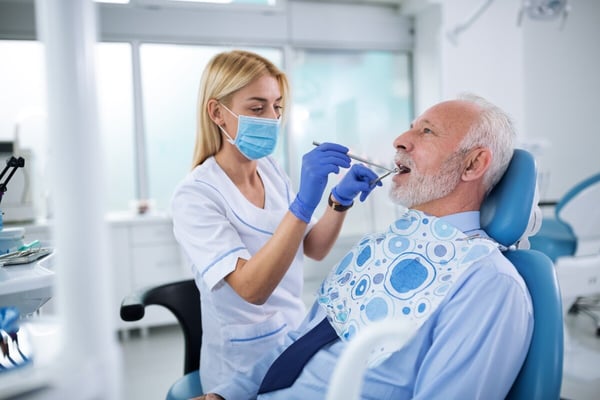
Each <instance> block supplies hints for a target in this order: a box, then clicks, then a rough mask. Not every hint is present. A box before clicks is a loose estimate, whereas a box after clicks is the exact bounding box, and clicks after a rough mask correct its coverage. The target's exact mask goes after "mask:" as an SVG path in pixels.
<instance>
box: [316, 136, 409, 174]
mask: <svg viewBox="0 0 600 400" xmlns="http://www.w3.org/2000/svg"><path fill="white" fill-rule="evenodd" d="M312 144H313V145H315V146H319V145H320V144H321V143H319V142H316V141H314V140H313V142H312ZM346 155H347V156H348V157H350V158H352V159H353V160H356V161H360V162H363V163H365V164H369V165H372V166H373V167H377V168H381V169H384V170H386V171H388V172H389V173H392V172H398V171H399V169H398V167H396V168H394V169H389V168H388V167H384V166H383V165H379V164H375V163H374V162H371V161H369V160H367V159H365V158H362V157H359V156H355V155H354V154H352V153H347V154H346ZM386 176H387V175H386ZM384 177H385V176H384Z"/></svg>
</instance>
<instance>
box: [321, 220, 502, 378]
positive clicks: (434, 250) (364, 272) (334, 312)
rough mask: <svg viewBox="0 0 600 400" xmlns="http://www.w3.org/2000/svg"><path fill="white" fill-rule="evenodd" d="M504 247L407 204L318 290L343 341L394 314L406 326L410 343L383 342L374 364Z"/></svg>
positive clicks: (375, 352) (364, 240) (353, 251)
mask: <svg viewBox="0 0 600 400" xmlns="http://www.w3.org/2000/svg"><path fill="white" fill-rule="evenodd" d="M497 248H498V244H497V243H495V242H494V241H493V240H490V239H489V238H472V237H468V236H467V235H465V234H464V233H463V232H461V231H460V230H458V229H457V228H455V227H454V226H452V225H450V224H448V223H447V222H445V221H443V220H442V219H440V218H437V217H434V216H430V215H426V214H424V213H422V212H420V211H416V210H407V211H406V213H405V214H403V215H402V216H401V218H400V219H398V220H397V221H395V222H394V223H393V224H392V225H390V227H389V229H388V230H387V232H385V233H383V234H381V233H379V234H369V235H366V236H364V237H363V238H362V239H361V240H360V242H359V243H358V244H357V245H355V246H354V247H353V248H352V249H351V250H350V251H349V252H348V253H347V254H346V256H344V258H343V259H342V260H341V261H340V262H339V263H338V264H337V265H336V266H335V267H334V268H333V269H332V271H331V273H330V274H329V276H328V277H327V278H326V279H325V280H324V281H323V283H322V284H321V288H320V289H319V291H318V293H317V296H318V302H319V304H320V305H321V306H322V307H324V308H325V310H326V312H327V315H328V319H329V322H330V323H331V325H332V326H333V328H334V329H335V331H336V332H337V334H338V336H339V337H340V338H341V339H342V340H343V341H350V340H352V338H353V337H355V336H356V335H357V334H358V332H360V331H361V330H362V329H364V328H365V327H367V326H369V325H371V324H374V323H376V322H378V321H383V320H386V319H392V320H394V321H397V323H398V324H403V325H404V327H406V330H407V332H408V335H407V336H406V339H405V340H404V343H398V341H396V342H395V343H392V342H390V343H381V346H377V348H376V349H375V350H373V352H372V353H371V355H370V357H369V361H368V365H369V366H370V367H373V366H375V365H378V364H379V363H381V362H383V361H384V360H385V359H387V358H388V357H389V356H390V355H391V354H392V353H393V352H394V351H397V350H399V349H400V348H402V347H403V346H404V344H405V343H406V342H408V340H410V338H412V336H413V335H414V334H415V333H416V332H417V330H418V329H419V327H420V326H421V325H423V323H425V321H427V319H428V318H429V316H431V315H432V314H433V312H434V311H435V310H436V308H437V307H438V306H439V305H440V304H441V302H442V301H443V300H444V297H445V296H446V293H448V292H449V289H450V287H451V286H452V285H453V284H454V283H455V282H456V281H457V280H458V279H459V277H460V276H461V275H462V273H463V272H465V271H466V270H467V269H468V268H469V267H470V266H471V265H473V264H474V263H475V262H477V261H479V260H481V259H483V258H484V257H486V256H488V255H489V254H491V253H492V252H493V251H494V250H495V249H497Z"/></svg>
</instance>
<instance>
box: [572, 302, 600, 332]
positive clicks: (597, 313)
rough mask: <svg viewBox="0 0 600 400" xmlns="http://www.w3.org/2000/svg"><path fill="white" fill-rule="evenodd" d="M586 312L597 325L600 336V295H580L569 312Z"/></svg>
mask: <svg viewBox="0 0 600 400" xmlns="http://www.w3.org/2000/svg"><path fill="white" fill-rule="evenodd" d="M579 313H582V314H585V315H587V316H588V317H590V318H591V319H592V320H593V321H594V324H595V325H596V336H598V337H600V296H589V297H579V298H577V300H576V301H575V303H574V304H573V305H572V306H571V308H570V309H569V314H579Z"/></svg>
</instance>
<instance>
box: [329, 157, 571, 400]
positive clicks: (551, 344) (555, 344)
mask: <svg viewBox="0 0 600 400" xmlns="http://www.w3.org/2000/svg"><path fill="white" fill-rule="evenodd" d="M536 176H537V173H536V165H535V160H534V158H533V156H532V155H531V154H530V153H528V152H527V151H525V150H521V149H516V150H515V153H514V155H513V158H512V160H511V162H510V165H509V167H508V170H507V171H506V173H505V174H504V176H503V177H502V179H501V180H500V182H499V183H498V184H497V185H496V186H495V187H494V189H493V190H492V192H491V193H490V195H489V196H488V197H487V198H486V200H485V201H484V204H483V205H482V207H481V217H480V218H481V226H482V228H483V229H485V231H486V232H487V233H488V234H489V235H490V236H491V237H492V238H494V239H495V240H496V241H497V242H499V243H500V244H502V245H503V246H505V247H507V248H509V250H508V251H506V252H505V253H504V254H505V256H506V257H507V258H508V259H509V260H511V262H512V263H513V264H514V265H515V267H516V268H517V270H518V271H519V273H520V274H521V276H522V277H523V280H524V281H525V283H526V285H527V288H528V290H529V293H530V295H531V299H532V303H533V312H534V320H535V322H534V328H533V335H532V339H531V344H530V347H529V351H528V353H527V356H526V358H525V361H524V363H523V366H522V367H521V370H520V371H519V374H518V376H517V378H516V379H515V382H514V384H513V386H512V388H511V389H510V392H509V394H508V396H507V397H506V398H507V399H510V400H516V399H518V400H558V399H559V398H560V387H561V383H562V369H563V320H562V305H561V297H560V292H559V287H558V282H557V279H556V273H555V270H554V265H553V264H552V261H551V260H550V259H549V258H548V257H547V256H546V255H545V254H543V253H541V252H539V251H536V250H523V249H516V250H515V249H514V248H515V245H516V244H517V243H518V242H519V241H520V240H522V239H523V238H524V236H527V234H529V233H531V234H532V233H535V229H534V230H532V232H528V229H530V228H531V227H532V226H538V227H539V223H537V224H536V223H533V224H532V216H533V215H535V213H534V212H533V210H535V208H536V207H537V201H536ZM534 222H535V221H534ZM392 324H393V322H392V323H390V325H392ZM380 328H381V327H379V326H378V327H374V328H373V329H367V330H364V331H361V334H359V335H357V337H356V338H355V339H354V340H353V341H351V342H350V343H349V345H348V347H347V348H346V350H345V352H344V353H343V354H342V358H340V360H339V361H338V365H337V367H336V369H335V370H334V374H333V377H332V380H331V382H330V387H329V391H328V397H327V399H328V400H334V399H335V400H338V399H340V400H341V399H343V400H350V399H358V398H359V396H360V390H361V389H360V385H361V384H362V375H363V374H364V371H365V368H366V359H365V360H364V364H361V363H357V362H352V363H346V362H345V360H356V357H355V355H356V354H360V353H364V350H365V347H366V346H373V347H375V346H377V344H378V343H380V342H381V340H382V329H380ZM403 333H404V332H403V331H402V329H401V328H400V327H396V329H395V330H394V327H393V326H390V330H389V333H385V334H386V335H388V338H389V337H395V336H393V335H396V336H397V335H401V334H403ZM361 335H363V336H361ZM365 343H367V344H366V345H365ZM359 346H363V347H359ZM373 347H371V348H373ZM367 354H368V352H367ZM361 366H362V368H361Z"/></svg>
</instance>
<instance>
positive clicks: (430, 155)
mask: <svg viewBox="0 0 600 400" xmlns="http://www.w3.org/2000/svg"><path fill="white" fill-rule="evenodd" d="M514 136H515V134H514V130H513V126H512V123H511V121H510V119H509V118H508V116H507V115H506V114H505V113H504V112H503V111H502V110H500V109H499V108H498V107H496V106H494V105H493V104H491V103H489V102H487V101H486V100H484V99H482V98H480V97H476V96H473V95H464V96H461V97H460V98H458V99H456V100H451V101H446V102H442V103H439V104H437V105H435V106H433V107H431V108H430V109H428V110H427V111H425V112H424V113H423V114H422V115H421V116H419V117H418V118H417V119H416V120H415V121H414V122H413V124H412V125H411V127H410V129H409V130H408V131H406V132H404V133H403V134H402V135H400V136H398V137H397V138H396V139H395V140H394V143H393V144H394V148H395V149H396V156H395V162H396V165H397V166H398V169H399V172H398V173H397V174H396V175H395V176H394V177H393V186H392V188H391V190H390V197H391V198H392V199H393V200H394V201H395V202H397V203H399V204H402V205H404V206H406V207H408V209H407V211H406V213H405V214H404V215H403V216H402V217H401V218H400V219H399V220H397V221H395V222H394V223H393V224H392V225H391V226H390V228H389V230H388V231H387V232H384V233H380V234H370V235H367V236H365V237H364V238H363V239H362V240H361V241H360V242H359V243H358V244H357V245H356V246H355V247H354V248H353V249H352V250H351V251H350V252H349V253H348V255H347V256H346V257H344V259H343V260H341V261H340V263H338V264H337V265H336V266H335V267H334V268H333V270H332V271H331V273H330V275H329V276H328V277H327V278H326V279H325V281H324V282H323V284H322V286H321V289H320V292H319V294H318V298H317V301H316V302H315V304H314V306H313V307H312V309H311V310H310V312H309V314H308V315H307V317H306V319H305V321H304V323H303V324H302V325H301V326H300V328H299V330H298V331H296V332H294V333H293V334H290V337H289V340H288V343H287V344H286V345H285V346H284V347H282V348H279V349H274V350H273V352H271V353H270V354H267V355H265V357H264V358H263V359H262V361H261V362H260V363H258V364H257V365H256V366H255V367H254V369H253V370H252V372H251V374H249V375H241V374H240V375H237V376H236V378H235V379H234V381H232V382H230V383H229V384H226V385H222V386H219V387H217V388H215V390H214V393H211V394H208V395H205V396H203V398H206V399H221V398H224V399H227V400H241V399H254V398H257V397H258V398H260V399H285V400H290V399H320V398H324V397H325V393H326V392H327V385H328V382H329V379H330V377H331V374H332V371H333V370H334V368H335V366H336V362H337V360H338V359H339V356H340V354H341V353H342V351H343V350H344V348H345V346H346V343H347V342H348V341H349V340H352V338H353V337H354V335H356V334H357V333H358V332H359V331H360V330H361V329H363V328H364V327H366V326H368V325H369V324H371V323H373V322H374V321H378V320H381V319H383V318H394V319H395V320H397V321H398V323H399V324H405V325H406V326H407V327H408V328H410V329H412V332H413V334H412V335H411V336H410V338H409V339H408V340H407V341H406V343H404V344H403V346H402V347H401V348H400V349H396V348H393V349H387V348H386V346H385V344H383V345H382V347H381V348H380V349H377V350H376V351H375V352H374V353H373V354H372V356H371V360H370V365H371V368H369V369H368V370H367V372H366V374H365V377H364V384H363V387H362V394H361V398H362V399H377V400H382V399H427V400H429V399H486V400H489V399H503V398H504V397H505V396H506V394H507V393H508V391H509V389H510V387H511V385H512V383H513V381H514V379H515V377H516V376H517V374H518V372H519V369H520V367H521V365H522V363H523V360H524V358H525V355H526V353H527V350H528V347H529V342H530V339H531V334H532V330H533V314H532V306H531V299H530V297H529V293H528V291H527V288H526V286H525V284H524V282H523V281H522V279H521V277H520V275H519V274H518V272H517V271H516V270H515V268H514V266H513V265H512V264H511V263H510V262H509V261H508V260H507V259H506V258H505V257H504V256H503V255H502V254H501V252H500V251H499V249H498V247H497V245H496V243H495V242H494V241H493V240H491V239H490V238H488V236H487V235H486V233H485V232H484V231H483V230H482V229H481V228H480V225H479V208H480V206H481V203H482V201H483V199H484V198H485V196H486V194H487V193H489V191H490V190H491V189H492V188H493V186H494V185H495V184H496V183H497V182H498V180H499V179H500V177H501V176H502V175H503V173H504V171H505V170H506V167H507V166H508V163H509V161H510V159H511V157H512V153H513V146H514ZM324 332H325V333H324ZM319 336H320V338H319ZM319 341H320V343H319V344H318V345H316V346H313V345H314V344H315V343H316V342H319ZM313 347H315V348H314V349H313ZM313 353H314V354H313Z"/></svg>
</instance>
